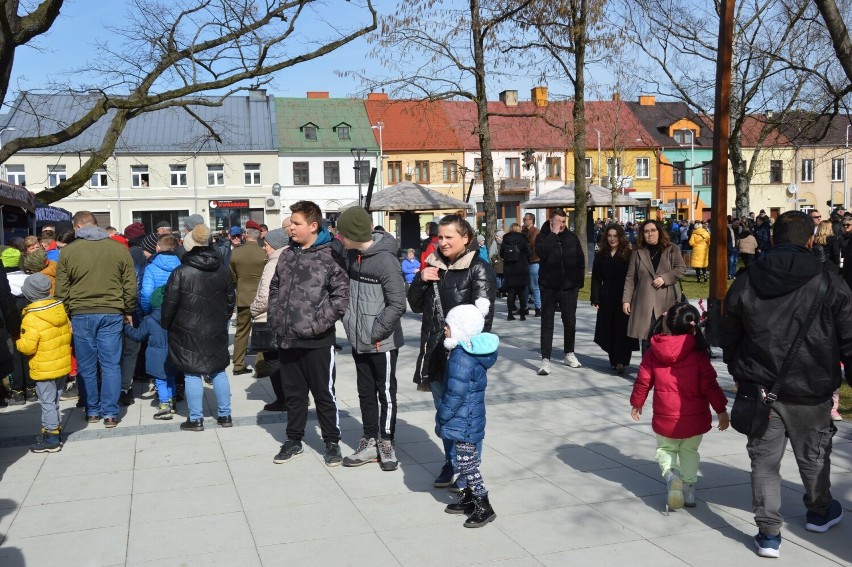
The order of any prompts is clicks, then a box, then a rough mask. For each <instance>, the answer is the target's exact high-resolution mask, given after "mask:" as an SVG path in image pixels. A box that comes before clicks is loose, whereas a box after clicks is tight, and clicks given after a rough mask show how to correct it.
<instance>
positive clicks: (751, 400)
mask: <svg viewBox="0 0 852 567" xmlns="http://www.w3.org/2000/svg"><path fill="white" fill-rule="evenodd" d="M827 291H828V273H827V272H823V273H822V280H821V281H820V284H819V291H818V292H817V296H816V299H814V302H813V304H812V305H811V310H810V311H809V312H808V315H807V318H806V319H805V320H804V322H803V323H802V326H801V328H800V329H799V332H798V333H797V334H796V338H795V339H794V340H793V344H792V345H791V346H790V350H789V351H787V356H786V357H785V358H784V362H783V363H782V364H781V369H780V370H779V371H778V378H776V379H775V383H774V384H772V388H771V389H770V390H769V392H768V393H767V392H766V391H765V390H764V388H763V387H762V386H760V385H759V384H755V383H754V382H740V383H739V384H738V388H737V396H736V397H735V398H734V406H733V407H732V408H731V426H732V427H733V428H734V429H736V430H737V431H739V432H740V433H742V434H743V435H747V436H749V437H763V434H764V433H766V429H767V428H768V427H769V412H770V410H771V409H772V404H773V403H775V400H777V399H778V393H779V392H780V391H781V385H782V384H783V383H784V379H785V378H786V377H787V372H788V371H789V370H790V365H791V364H792V363H793V360H794V359H795V358H796V354H798V352H799V348H801V346H802V343H803V342H804V341H805V335H807V334H808V329H810V327H811V323H812V322H813V320H814V319H816V317H817V314H818V313H819V309H820V307H822V302H823V300H824V299H825V293H826V292H827Z"/></svg>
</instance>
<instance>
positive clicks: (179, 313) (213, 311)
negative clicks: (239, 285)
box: [160, 246, 237, 374]
mask: <svg viewBox="0 0 852 567" xmlns="http://www.w3.org/2000/svg"><path fill="white" fill-rule="evenodd" d="M236 301H237V298H236V294H235V292H234V281H233V280H232V279H231V274H230V272H229V271H228V268H226V267H225V266H224V265H223V264H222V257H221V256H219V254H218V252H217V251H216V250H214V249H213V248H212V247H210V246H196V247H195V248H193V249H192V250H190V251H189V252H187V253H186V254H184V255H183V263H182V264H181V265H180V266H178V267H177V268H175V270H174V271H173V272H172V275H171V276H170V277H169V282H168V283H167V284H166V294H165V297H164V298H163V315H162V319H161V323H160V324H161V325H162V326H163V328H164V329H166V330H167V331H168V332H169V359H170V360H171V361H172V363H173V364H174V365H175V366H176V367H177V368H178V370H182V371H183V372H185V373H187V374H212V373H214V372H218V371H219V370H222V369H224V368H226V367H227V366H228V364H230V362H231V357H230V355H229V354H228V320H229V319H230V318H231V313H232V312H233V311H234V305H235V304H236Z"/></svg>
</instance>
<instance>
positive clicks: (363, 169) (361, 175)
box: [352, 159, 370, 183]
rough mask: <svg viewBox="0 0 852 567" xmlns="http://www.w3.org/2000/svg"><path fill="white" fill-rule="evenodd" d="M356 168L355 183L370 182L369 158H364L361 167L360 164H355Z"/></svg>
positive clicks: (354, 167)
mask: <svg viewBox="0 0 852 567" xmlns="http://www.w3.org/2000/svg"><path fill="white" fill-rule="evenodd" d="M352 169H354V170H355V183H369V182H370V162H369V160H365V159H362V160H361V165H360V167H359V166H358V165H355V166H353V168H352Z"/></svg>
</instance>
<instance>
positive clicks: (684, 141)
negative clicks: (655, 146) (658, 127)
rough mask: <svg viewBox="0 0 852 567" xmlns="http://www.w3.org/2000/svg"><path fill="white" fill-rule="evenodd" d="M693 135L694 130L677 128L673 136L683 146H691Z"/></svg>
mask: <svg viewBox="0 0 852 567" xmlns="http://www.w3.org/2000/svg"><path fill="white" fill-rule="evenodd" d="M692 136H693V132H692V130H675V131H674V136H673V138H674V141H675V142H677V143H678V144H680V145H681V146H689V145H690V144H692Z"/></svg>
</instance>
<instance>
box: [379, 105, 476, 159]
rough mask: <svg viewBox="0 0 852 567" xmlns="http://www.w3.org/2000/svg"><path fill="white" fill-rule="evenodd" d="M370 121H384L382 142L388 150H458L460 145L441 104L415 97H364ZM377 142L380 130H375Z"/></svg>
mask: <svg viewBox="0 0 852 567" xmlns="http://www.w3.org/2000/svg"><path fill="white" fill-rule="evenodd" d="M364 106H365V107H366V109H367V116H368V117H369V119H370V123H371V124H375V123H376V122H379V121H381V122H384V123H385V125H384V128H383V130H382V144H383V147H384V149H385V150H387V151H395V152H402V151H430V150H459V149H461V147H462V146H461V145H460V144H459V140H457V139H456V136H455V133H454V131H453V129H452V128H450V124H449V122H448V120H447V115H446V114H445V113H444V109H443V107H442V106H441V104H439V103H436V102H429V101H418V100H366V101H364ZM374 133H375V135H376V141H377V142H378V141H379V131H378V130H377V129H376V130H374Z"/></svg>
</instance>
